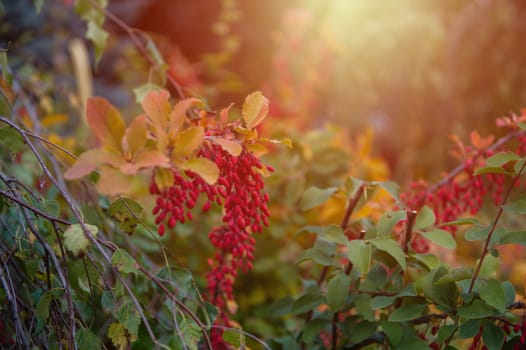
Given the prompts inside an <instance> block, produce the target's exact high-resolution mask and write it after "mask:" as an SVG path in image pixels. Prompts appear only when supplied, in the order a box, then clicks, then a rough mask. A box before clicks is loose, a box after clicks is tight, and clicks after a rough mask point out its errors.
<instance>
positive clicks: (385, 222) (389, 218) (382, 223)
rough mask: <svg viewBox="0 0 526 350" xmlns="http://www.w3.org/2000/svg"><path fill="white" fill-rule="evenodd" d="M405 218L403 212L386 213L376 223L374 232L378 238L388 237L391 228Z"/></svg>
mask: <svg viewBox="0 0 526 350" xmlns="http://www.w3.org/2000/svg"><path fill="white" fill-rule="evenodd" d="M405 218H406V212H405V211H404V210H398V211H388V212H386V213H384V214H383V215H382V216H381V217H380V219H379V220H378V223H377V224H376V231H377V234H378V236H380V237H385V236H388V235H389V234H390V233H391V231H392V230H393V227H394V226H395V225H396V224H397V223H398V222H399V221H401V220H403V219H405Z"/></svg>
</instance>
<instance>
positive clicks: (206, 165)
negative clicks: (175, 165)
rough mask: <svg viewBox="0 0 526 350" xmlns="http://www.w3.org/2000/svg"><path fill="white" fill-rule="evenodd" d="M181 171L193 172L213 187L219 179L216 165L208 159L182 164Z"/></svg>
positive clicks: (194, 159) (191, 160) (196, 159)
mask: <svg viewBox="0 0 526 350" xmlns="http://www.w3.org/2000/svg"><path fill="white" fill-rule="evenodd" d="M180 167H181V169H183V170H191V171H193V172H194V173H196V174H197V175H199V176H201V177H202V178H203V180H205V181H206V182H207V183H208V184H210V185H213V184H215V183H216V181H217V178H218V177H219V168H218V167H217V165H216V163H214V162H212V161H211V160H210V159H207V158H192V159H188V160H186V161H184V162H183V163H181V164H180Z"/></svg>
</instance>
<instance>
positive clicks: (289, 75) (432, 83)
mask: <svg viewBox="0 0 526 350" xmlns="http://www.w3.org/2000/svg"><path fill="white" fill-rule="evenodd" d="M0 3H2V5H3V6H2V10H1V12H0V48H1V49H2V50H3V51H5V52H6V53H7V57H8V59H9V66H10V68H11V70H12V72H13V73H14V76H15V78H16V81H17V82H18V83H19V84H21V85H22V87H23V89H24V91H30V92H31V96H29V98H30V100H31V101H32V102H33V103H34V105H35V107H36V108H37V112H38V115H39V116H40V117H41V118H42V124H43V125H44V126H45V127H46V128H47V131H46V132H47V133H48V134H47V137H48V138H49V139H50V140H52V141H53V142H55V143H58V144H60V145H62V146H64V147H66V148H67V149H69V150H72V151H74V152H75V153H77V154H78V153H79V151H81V150H84V149H86V148H89V147H90V144H89V142H90V141H89V140H88V139H87V138H86V136H85V127H83V122H82V118H83V102H82V101H83V100H84V98H85V95H86V94H88V95H90V94H93V95H100V96H104V97H105V98H107V99H108V100H110V101H111V102H112V103H113V104H115V105H117V106H119V108H120V109H121V110H122V111H123V115H124V116H126V115H127V116H128V117H129V118H131V117H132V116H134V115H136V114H137V113H138V111H139V108H138V105H137V104H136V103H135V96H134V93H133V91H134V89H135V88H137V87H139V86H141V85H143V84H144V83H145V82H152V83H155V84H159V85H162V83H163V82H162V78H161V77H160V75H159V74H158V72H156V71H154V70H152V69H151V68H150V66H149V64H148V63H147V62H146V61H145V59H144V57H143V56H141V55H140V54H139V53H138V52H137V51H136V50H135V49H134V47H133V43H132V41H131V39H130V37H129V36H128V35H127V34H126V33H125V32H123V30H122V28H119V27H117V26H116V25H115V24H114V23H112V22H110V21H107V23H106V26H105V28H106V29H107V30H108V31H109V32H110V33H111V35H110V37H109V39H108V43H107V47H106V49H105V51H104V54H103V55H102V58H101V60H100V61H99V62H98V64H96V65H95V53H94V50H93V47H92V44H91V43H89V42H88V41H86V40H85V30H86V28H85V24H84V23H83V22H82V20H81V19H79V18H78V16H75V15H74V13H73V12H74V4H73V2H72V1H69V0H55V1H51V0H47V1H44V2H43V3H44V6H43V7H42V9H41V11H40V12H37V11H36V9H35V7H38V4H39V3H41V2H40V1H30V0H20V1H3V2H0ZM108 9H109V10H110V11H111V12H113V13H115V15H117V16H118V17H119V18H121V19H122V20H123V21H124V22H126V23H127V24H128V25H130V26H131V27H134V28H137V33H142V31H144V32H145V33H148V34H149V35H150V36H151V38H153V40H154V42H155V43H156V47H157V48H158V50H159V52H160V53H161V54H162V55H163V57H164V61H165V62H166V72H167V74H169V75H170V76H171V77H172V78H173V79H175V80H176V81H177V82H178V83H179V84H180V85H181V86H183V87H184V89H185V92H186V93H187V94H188V95H194V96H199V97H203V98H205V99H206V100H207V101H208V104H209V105H210V106H211V108H212V109H215V108H216V107H219V106H227V105H228V104H229V103H230V102H235V103H236V106H237V107H238V108H239V106H241V102H242V100H243V98H244V97H245V96H246V95H247V94H248V93H249V92H251V91H253V90H256V89H260V90H262V91H263V92H264V94H265V95H267V97H269V99H270V101H271V105H270V108H271V115H270V116H269V118H268V119H267V120H266V122H265V125H264V126H263V128H264V130H263V132H265V133H266V134H268V135H272V136H275V137H279V136H284V137H290V138H291V139H292V140H293V143H294V148H293V149H292V150H283V149H280V150H279V152H272V150H271V152H270V154H269V155H268V156H267V158H266V160H267V161H268V162H269V163H271V164H272V165H273V166H274V167H275V168H276V170H277V171H276V174H274V175H272V176H270V177H269V178H268V179H267V185H268V189H269V191H270V194H271V208H270V209H271V212H272V215H273V216H272V222H271V226H270V227H271V228H270V229H268V230H267V231H268V232H266V233H264V234H263V235H261V236H260V237H258V243H257V250H256V264H255V269H254V271H253V272H251V273H249V274H247V275H245V276H243V277H242V278H240V280H239V282H238V286H237V289H236V295H237V297H238V300H239V306H240V307H239V312H238V314H237V315H236V317H237V318H238V319H239V321H240V323H241V324H243V326H244V328H245V329H246V330H247V331H251V332H255V333H256V334H260V335H263V336H264V337H268V336H279V335H281V334H284V333H287V330H288V329H294V328H295V327H297V326H298V324H297V322H298V320H297V319H295V318H292V317H290V318H287V317H285V318H280V319H279V322H278V321H276V319H275V318H276V317H278V318H279V317H280V316H282V315H284V314H286V313H287V312H288V310H287V309H282V308H280V307H281V306H285V305H288V307H290V303H288V304H287V303H286V302H281V304H280V302H278V303H277V304H276V303H273V302H275V301H276V300H279V299H280V298H287V297H288V298H290V295H294V294H297V291H298V289H299V288H301V280H300V277H301V276H302V275H306V274H310V273H311V272H312V271H309V269H310V266H309V265H308V264H302V265H296V264H294V262H295V261H296V259H297V258H298V255H299V253H300V252H301V250H302V249H303V248H305V247H308V246H309V245H311V244H312V239H309V237H308V236H307V237H306V236H305V235H301V236H298V235H297V234H296V233H297V230H298V229H299V228H301V227H302V226H304V225H306V224H312V223H317V224H318V225H320V224H325V223H334V224H338V223H339V221H341V217H342V216H343V208H344V203H345V200H346V198H345V196H341V198H338V196H336V198H333V199H331V201H329V202H328V203H327V204H326V205H325V206H324V207H322V209H321V210H315V211H308V212H306V213H299V210H298V201H299V199H300V197H301V195H302V193H303V191H304V190H305V189H306V188H307V187H309V186H319V187H329V186H337V187H342V186H343V184H344V182H345V179H347V178H348V177H349V176H353V177H356V178H361V179H364V180H371V181H373V180H374V181H376V180H379V181H383V180H387V179H394V180H396V181H398V182H399V183H401V184H402V185H406V184H408V182H409V181H411V180H413V179H418V178H424V179H427V180H431V181H433V180H437V179H439V178H440V177H441V175H442V172H443V171H446V170H447V169H450V168H451V167H452V166H453V165H454V164H455V160H453V159H452V158H451V157H450V156H449V153H448V152H449V150H450V149H452V148H453V142H449V141H448V136H449V135H450V134H453V133H454V134H456V135H458V136H459V137H460V138H461V139H466V138H467V136H468V134H469V132H470V131H471V130H474V129H476V130H478V131H479V132H480V133H481V135H483V136H486V135H488V134H490V133H498V131H497V130H496V128H495V118H496V117H499V116H501V115H503V114H508V112H509V111H518V110H519V109H520V108H521V107H523V106H525V105H526V69H525V67H526V46H525V45H524V38H525V37H526V21H524V18H526V3H525V2H524V1H521V0H510V1H498V0H478V1H456V0H445V1H433V2H430V1H427V2H424V1H418V0H400V1H397V2H392V1H366V0H355V1H348V0H327V1H315V0H289V1H283V0H267V1H236V0H155V1H154V0H151V1H148V0H109V6H108ZM79 39H80V40H81V43H82V45H81V46H83V47H84V48H87V49H88V51H87V52H88V63H87V64H86V63H84V66H82V65H81V68H80V69H77V68H75V65H77V66H78V64H79V62H78V56H75V54H74V52H78V51H79V50H80V51H82V49H79V48H78V45H77V46H75V45H76V44H73V42H75V40H79ZM81 56H82V54H81ZM75 57H77V58H75ZM83 69H84V73H83ZM86 69H87V71H88V73H89V74H85V71H86ZM82 86H83V87H82ZM172 92H174V91H172ZM174 95H175V94H174ZM3 98H4V99H9V96H7V95H5V96H4V97H3ZM2 106H3V107H2V108H6V107H5V104H4V105H2ZM237 112H238V110H237ZM2 113H5V111H3V112H2ZM233 113H236V110H235V109H234V110H233ZM64 162H66V160H64ZM35 176H36V174H35ZM375 196H376V197H375V200H374V201H372V202H373V204H372V206H371V204H369V206H370V207H367V208H361V211H360V212H359V213H360V215H363V216H368V217H370V216H374V215H375V214H374V213H375V210H381V209H382V208H384V207H385V206H386V205H387V204H386V203H389V199H388V198H387V196H385V194H382V193H378V194H375ZM86 210H88V209H86ZM216 214H217V213H215V214H214V213H212V214H211V215H208V216H206V217H204V218H202V220H201V218H200V219H199V220H196V221H194V223H198V224H197V225H194V224H185V225H180V226H178V227H177V232H176V233H177V234H167V235H166V236H165V238H163V241H164V243H165V245H166V246H167V247H168V248H169V249H170V250H171V251H172V253H173V257H175V259H176V260H177V261H178V262H179V263H180V264H182V265H184V266H188V268H189V269H190V270H191V271H192V272H194V274H195V276H199V275H200V276H204V273H205V272H206V270H207V264H206V258H207V257H208V256H210V255H211V247H210V245H209V243H208V237H207V234H206V233H207V232H208V230H209V228H210V227H211V226H212V225H213V222H214V220H216V219H217V217H218V215H216ZM360 215H356V218H354V220H358V219H360ZM87 216H88V217H89V215H87ZM148 220H150V221H149V222H150V223H151V218H149V219H148ZM116 239H117V238H116ZM121 240H123V241H126V242H127V244H131V246H132V247H134V249H137V250H139V251H142V252H144V253H145V255H148V259H152V260H153V261H156V259H157V260H160V257H159V256H158V255H157V253H158V247H157V246H156V245H155V242H152V241H151V238H149V236H147V235H146V234H145V233H143V232H142V231H141V230H137V232H136V233H135V234H134V235H133V236H132V237H130V238H128V237H126V238H125V239H124V238H123V239H121ZM189 251H191V252H192V254H188V252H189ZM144 259H147V258H144ZM158 262H159V263H160V261H158ZM524 269H526V267H525V268H524ZM312 275H313V276H315V275H316V274H315V273H313V274H312ZM293 276H295V277H293ZM198 282H199V283H201V285H203V283H204V281H203V280H198Z"/></svg>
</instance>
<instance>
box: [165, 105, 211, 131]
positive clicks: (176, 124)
mask: <svg viewBox="0 0 526 350" xmlns="http://www.w3.org/2000/svg"><path fill="white" fill-rule="evenodd" d="M198 105H199V106H202V105H203V103H202V102H201V101H200V100H199V99H197V98H186V99H184V100H181V101H179V102H177V103H176V104H175V106H174V109H173V110H172V112H171V113H170V116H169V121H170V124H169V125H170V129H171V130H174V131H178V130H179V129H180V128H181V126H182V125H183V123H184V121H185V119H186V111H188V109H190V108H191V107H194V106H198Z"/></svg>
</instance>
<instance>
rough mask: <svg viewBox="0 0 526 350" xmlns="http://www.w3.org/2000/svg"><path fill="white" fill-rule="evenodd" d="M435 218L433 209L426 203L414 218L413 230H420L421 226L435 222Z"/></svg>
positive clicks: (424, 226)
mask: <svg viewBox="0 0 526 350" xmlns="http://www.w3.org/2000/svg"><path fill="white" fill-rule="evenodd" d="M435 220H436V217H435V212H434V211H433V209H431V208H429V207H428V206H427V205H424V206H423V207H422V209H421V210H420V211H419V212H418V215H417V216H416V218H415V225H414V228H415V230H421V229H423V228H426V227H429V226H431V225H434V224H435Z"/></svg>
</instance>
